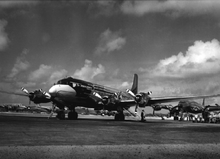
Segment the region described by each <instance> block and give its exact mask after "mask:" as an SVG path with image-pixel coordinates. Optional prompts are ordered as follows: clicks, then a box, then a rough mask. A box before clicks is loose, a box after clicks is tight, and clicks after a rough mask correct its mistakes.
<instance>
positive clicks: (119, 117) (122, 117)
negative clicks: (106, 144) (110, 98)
mask: <svg viewBox="0 0 220 159" xmlns="http://www.w3.org/2000/svg"><path fill="white" fill-rule="evenodd" d="M115 120H116V121H124V120H125V115H124V114H123V113H118V114H115Z"/></svg>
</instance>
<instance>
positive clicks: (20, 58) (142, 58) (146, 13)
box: [0, 0, 220, 103]
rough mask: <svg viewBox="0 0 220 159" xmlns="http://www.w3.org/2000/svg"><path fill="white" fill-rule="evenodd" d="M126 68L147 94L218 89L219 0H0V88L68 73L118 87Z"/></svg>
mask: <svg viewBox="0 0 220 159" xmlns="http://www.w3.org/2000/svg"><path fill="white" fill-rule="evenodd" d="M134 73H137V74H138V75H139V90H140V91H152V92H153V94H152V95H153V96H169V95H204V94H216V93H220V1H219V0H201V1H198V0H195V1H189V0H181V1H179V0H158V1H156V0H154V1H136V0H117V1H115V0H94V1H92V0H90V1H86V0H81V1H80V0H76V1H43V2H42V1H37V0H34V1H31V0H29V1H28V0H26V1H20V0H19V1H0V89H2V90H7V91H15V92H20V88H21V87H25V88H26V89H28V90H30V91H31V90H34V89H37V88H42V89H43V90H45V91H48V90H49V88H50V87H51V86H52V85H53V83H55V82H57V80H58V79H61V78H63V77H66V76H73V77H76V78H81V79H84V80H88V81H91V82H95V83H99V84H104V85H107V86H111V87H114V88H119V89H122V90H123V89H126V88H130V87H131V83H132V79H133V74H134ZM218 101H219V103H220V99H212V100H210V101H209V102H212V103H215V102H218ZM9 102H23V103H28V100H27V99H26V98H24V97H18V96H14V95H4V94H1V95H0V103H9Z"/></svg>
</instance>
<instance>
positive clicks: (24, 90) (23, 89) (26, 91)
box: [21, 87, 29, 95]
mask: <svg viewBox="0 0 220 159" xmlns="http://www.w3.org/2000/svg"><path fill="white" fill-rule="evenodd" d="M21 90H22V91H23V92H24V93H26V94H28V95H29V92H28V90H27V89H25V88H24V87H22V88H21Z"/></svg>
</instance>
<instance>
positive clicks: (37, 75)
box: [28, 64, 52, 81]
mask: <svg viewBox="0 0 220 159" xmlns="http://www.w3.org/2000/svg"><path fill="white" fill-rule="evenodd" d="M51 69H52V66H48V65H44V64H41V65H40V66H39V68H38V69H37V70H35V71H33V72H31V73H30V75H29V78H28V79H29V80H30V81H37V80H39V79H41V78H43V77H47V76H48V74H50V72H51Z"/></svg>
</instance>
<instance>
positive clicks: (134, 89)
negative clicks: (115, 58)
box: [131, 74, 138, 94]
mask: <svg viewBox="0 0 220 159" xmlns="http://www.w3.org/2000/svg"><path fill="white" fill-rule="evenodd" d="M131 91H132V92H133V93H134V94H137V93H138V75H137V74H134V79H133V84H132V87H131Z"/></svg>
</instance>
